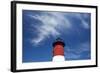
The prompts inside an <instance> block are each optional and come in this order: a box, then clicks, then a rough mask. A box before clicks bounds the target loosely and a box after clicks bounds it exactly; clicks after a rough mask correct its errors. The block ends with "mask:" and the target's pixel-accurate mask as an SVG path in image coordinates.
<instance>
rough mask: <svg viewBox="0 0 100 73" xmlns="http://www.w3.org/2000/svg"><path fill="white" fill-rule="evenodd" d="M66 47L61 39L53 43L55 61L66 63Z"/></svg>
mask: <svg viewBox="0 0 100 73" xmlns="http://www.w3.org/2000/svg"><path fill="white" fill-rule="evenodd" d="M64 46H65V43H64V42H63V41H62V39H60V38H58V39H56V41H55V42H54V43H53V61H65V58H64Z"/></svg>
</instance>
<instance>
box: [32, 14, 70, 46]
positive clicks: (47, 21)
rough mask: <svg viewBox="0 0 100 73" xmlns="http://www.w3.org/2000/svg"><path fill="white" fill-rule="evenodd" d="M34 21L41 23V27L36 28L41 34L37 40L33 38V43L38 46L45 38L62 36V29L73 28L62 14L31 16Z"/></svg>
mask: <svg viewBox="0 0 100 73" xmlns="http://www.w3.org/2000/svg"><path fill="white" fill-rule="evenodd" d="M30 17H32V18H33V19H37V20H38V21H40V22H41V25H39V26H36V28H37V31H38V32H39V33H38V34H37V35H38V36H37V37H36V38H33V40H32V42H33V43H34V44H35V45H38V44H39V43H40V42H41V41H43V40H44V39H45V38H48V37H49V36H50V35H51V36H53V37H56V36H60V31H62V29H68V28H70V27H71V23H70V22H69V20H68V19H67V18H66V17H65V16H64V15H63V14H61V13H57V12H56V13H50V12H46V13H41V15H34V16H33V15H31V16H30Z"/></svg>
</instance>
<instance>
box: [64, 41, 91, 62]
mask: <svg viewBox="0 0 100 73" xmlns="http://www.w3.org/2000/svg"><path fill="white" fill-rule="evenodd" d="M90 51H91V50H90V43H89V42H85V43H81V44H78V45H77V46H76V47H75V48H69V47H67V46H66V47H65V58H66V59H67V60H70V59H80V58H81V57H82V56H84V55H85V53H87V52H88V54H87V55H86V56H84V57H85V58H90Z"/></svg>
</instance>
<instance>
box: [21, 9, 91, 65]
mask: <svg viewBox="0 0 100 73" xmlns="http://www.w3.org/2000/svg"><path fill="white" fill-rule="evenodd" d="M22 14H23V17H22V18H23V19H22V20H23V23H22V24H23V52H22V54H23V59H22V60H23V63H24V62H25V63H27V62H45V61H52V51H53V46H52V43H53V42H54V41H55V40H56V38H58V37H60V38H61V39H63V40H64V43H65V44H66V46H65V47H64V55H65V59H66V60H69V61H70V60H87V59H91V56H90V54H91V52H90V51H91V47H90V45H91V43H90V41H91V40H90V37H91V36H90V35H91V32H90V30H91V28H90V27H91V23H90V22H91V21H90V18H91V14H90V13H76V12H55V11H35V10H23V11H22Z"/></svg>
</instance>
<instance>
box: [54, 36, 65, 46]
mask: <svg viewBox="0 0 100 73" xmlns="http://www.w3.org/2000/svg"><path fill="white" fill-rule="evenodd" d="M55 45H62V46H63V47H64V46H65V43H64V41H63V40H62V39H61V38H57V39H56V41H55V42H54V43H53V46H55Z"/></svg>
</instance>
